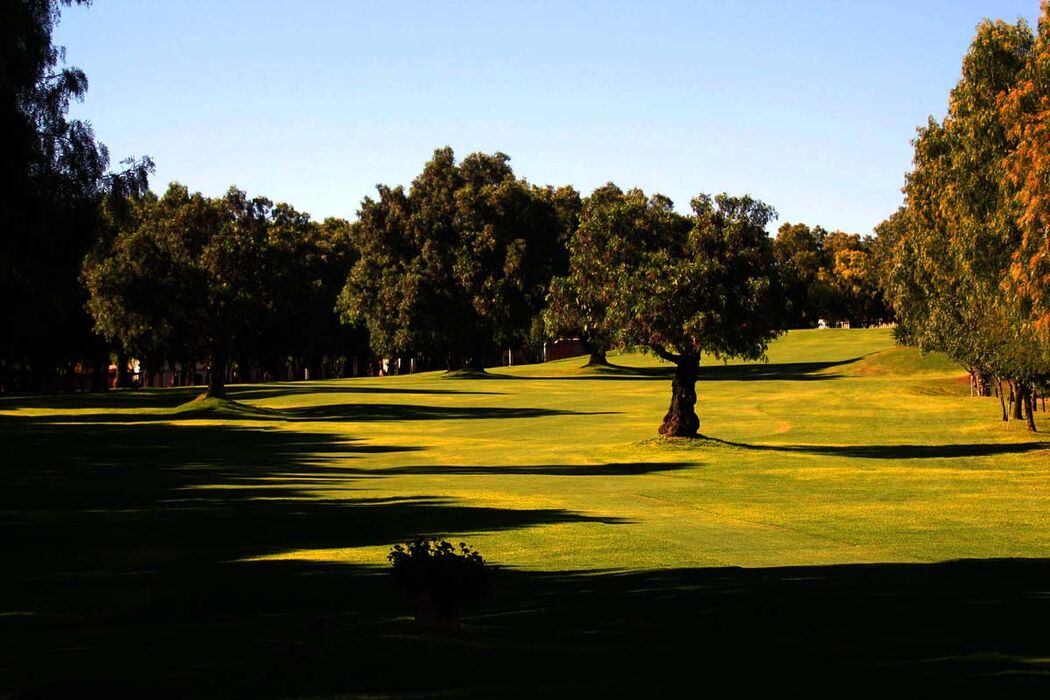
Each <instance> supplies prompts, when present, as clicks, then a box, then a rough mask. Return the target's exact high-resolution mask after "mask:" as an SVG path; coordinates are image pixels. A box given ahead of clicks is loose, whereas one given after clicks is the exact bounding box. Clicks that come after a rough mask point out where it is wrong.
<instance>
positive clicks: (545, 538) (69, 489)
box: [0, 330, 1050, 570]
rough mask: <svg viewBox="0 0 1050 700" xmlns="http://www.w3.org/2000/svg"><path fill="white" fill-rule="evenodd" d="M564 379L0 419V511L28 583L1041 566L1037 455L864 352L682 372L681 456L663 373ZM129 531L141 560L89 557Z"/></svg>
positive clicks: (810, 354) (849, 334)
mask: <svg viewBox="0 0 1050 700" xmlns="http://www.w3.org/2000/svg"><path fill="white" fill-rule="evenodd" d="M584 361H585V358H574V359H570V360H564V361H559V362H552V363H547V364H544V365H532V366H523V367H510V368H500V369H495V370H492V371H491V372H490V374H491V377H488V378H451V377H448V376H446V375H444V374H443V373H429V374H421V375H412V376H398V377H387V378H381V379H375V378H373V379H352V380H333V381H325V382H313V383H304V382H299V383H287V384H268V385H252V386H243V387H233V388H232V390H231V397H232V398H234V399H236V400H237V401H238V402H241V403H242V404H244V405H246V406H247V407H248V408H243V407H241V408H237V407H234V408H228V407H222V406H219V407H212V408H208V407H206V406H205V407H199V408H196V409H192V408H191V409H181V410H180V409H175V408H174V407H175V406H177V405H178V404H180V403H182V402H184V401H185V400H187V399H188V398H191V397H192V393H191V392H188V391H186V390H167V391H143V392H138V393H114V394H111V395H107V396H62V397H39V398H32V397H30V398H19V397H11V398H4V399H0V411H2V413H3V419H2V422H0V429H2V430H3V431H4V439H5V443H6V444H8V445H9V448H8V458H7V459H5V462H6V464H5V468H4V473H3V476H2V478H3V480H4V482H5V483H4V493H5V494H6V499H5V500H7V503H6V505H5V512H6V513H7V514H8V515H9V516H10V517H12V519H13V520H15V521H17V522H18V523H19V524H20V527H25V528H27V531H32V532H33V533H34V534H33V536H32V537H31V538H30V540H31V541H37V542H40V543H41V544H44V543H50V544H51V545H53V546H51V547H41V548H40V549H39V550H34V551H33V552H32V553H31V554H30V555H28V556H29V557H30V559H32V558H33V557H40V558H43V559H48V558H57V559H62V560H63V561H66V562H70V565H71V566H75V564H74V562H86V561H88V560H92V559H93V560H94V561H96V562H98V561H99V560H100V558H101V560H102V561H105V560H106V559H107V558H113V559H114V560H121V559H122V558H127V557H128V556H132V557H135V558H136V561H139V563H140V564H141V565H142V566H144V567H148V566H151V565H156V564H158V563H163V562H164V561H166V560H169V559H175V560H177V559H179V558H180V557H182V556H184V554H185V552H186V551H188V550H191V549H194V548H199V547H204V548H206V549H208V550H209V551H211V555H210V556H211V557H212V558H214V559H215V560H216V561H239V560H254V559H259V558H267V559H296V560H312V561H332V562H349V563H359V564H382V563H383V561H384V555H385V553H386V551H387V550H388V548H389V546H390V544H392V543H393V542H395V541H398V540H401V539H404V538H406V537H409V536H412V535H415V534H432V535H439V536H445V537H448V538H450V539H457V540H460V539H462V540H466V541H469V542H470V543H472V544H474V545H476V546H477V547H478V548H479V549H480V550H481V551H482V552H483V553H485V555H486V556H487V557H488V558H489V559H491V560H493V561H495V562H497V563H499V564H504V565H511V566H516V567H524V568H532V569H544V570H558V569H563V570H585V569H606V570H608V569H652V568H670V567H708V566H726V565H734V566H745V567H765V566H781V565H809V564H832V563H856V562H913V561H942V560H947V559H956V558H968V557H974V558H987V557H1046V556H1050V521H1048V518H1047V515H1046V514H1047V503H1048V502H1050V459H1048V458H1047V457H1048V454H1050V453H1048V448H1050V444H1047V443H1045V442H1043V438H1042V437H1041V436H1038V435H1037V436H1031V435H1029V434H1028V433H1026V432H1025V431H1024V430H1023V429H1022V426H1021V425H1020V424H1016V423H1011V424H1010V425H1005V424H1003V423H1001V422H999V421H998V420H997V412H998V400H997V399H994V398H969V397H968V396H966V393H967V385H966V383H965V380H964V378H963V375H962V373H961V372H960V370H959V369H958V368H957V367H954V366H952V365H951V364H949V363H947V362H946V361H944V360H943V359H940V358H938V357H921V356H920V355H919V354H918V353H916V352H915V351H913V350H910V349H905V348H897V347H895V346H894V345H893V342H892V337H891V334H890V331H888V330H849V331H842V330H826V331H795V332H792V333H789V334H788V335H787V336H785V337H784V338H782V339H781V340H779V341H777V342H776V343H774V344H773V346H772V347H771V348H770V352H769V362H768V363H753V364H739V363H734V364H728V365H724V364H721V363H718V362H716V361H713V360H707V361H706V363H705V367H704V369H703V371H702V378H701V382H700V384H699V385H698V395H699V401H698V405H697V409H698V413H699V415H700V418H701V431H702V432H703V433H704V434H705V435H707V436H708V437H709V438H711V439H708V440H702V441H697V442H696V443H690V442H688V441H673V440H664V439H660V438H657V437H656V436H655V435H656V434H655V431H656V427H657V425H658V424H659V420H660V417H661V416H662V414H663V411H664V410H665V409H666V404H667V402H668V398H669V376H668V375H669V371H670V370H669V367H668V366H667V365H665V364H662V363H660V362H658V361H656V360H654V359H653V358H652V357H649V356H643V355H626V356H613V357H612V358H611V361H612V362H613V363H614V366H613V367H611V368H608V369H590V368H582V364H583V362H584ZM1044 416H1045V414H1040V416H1039V421H1040V427H1041V429H1044V430H1045V429H1047V427H1048V426H1047V421H1046V419H1045V417H1044ZM92 513H94V515H91V514H92ZM296 513H301V514H302V517H297V516H296V515H295V514H296ZM100 514H105V516H106V517H100ZM138 516H144V517H145V518H146V519H147V520H148V522H149V523H150V529H149V533H150V535H149V536H150V542H149V543H147V542H132V543H131V544H129V545H125V546H126V547H130V548H131V549H133V550H134V551H132V552H128V551H121V547H120V546H119V545H118V546H114V545H115V543H118V542H124V540H122V539H120V538H118V539H116V540H113V539H112V538H111V539H109V540H108V541H107V534H108V535H109V536H110V537H111V536H112V533H113V532H115V531H120V528H121V523H122V522H123V521H124V520H126V521H127V522H129V523H130V522H134V521H135V519H136V517H138ZM56 531H64V532H65V533H67V534H68V533H74V534H73V535H72V536H67V537H64V538H63V537H49V536H48V533H54V532H56ZM144 537H145V535H144ZM41 540H43V541H41ZM140 560H141V561H140Z"/></svg>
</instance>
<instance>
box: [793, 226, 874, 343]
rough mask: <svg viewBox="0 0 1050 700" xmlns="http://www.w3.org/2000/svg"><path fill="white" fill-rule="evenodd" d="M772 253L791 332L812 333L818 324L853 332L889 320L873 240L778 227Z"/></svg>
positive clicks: (820, 229) (805, 228) (803, 228)
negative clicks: (840, 325) (847, 327)
mask: <svg viewBox="0 0 1050 700" xmlns="http://www.w3.org/2000/svg"><path fill="white" fill-rule="evenodd" d="M773 251H774V253H775V254H776V258H777V263H778V264H779V265H780V269H781V272H782V274H783V278H784V293H785V294H786V295H787V301H788V314H789V319H790V323H791V326H792V327H794V328H812V327H813V326H816V325H817V324H818V323H819V322H820V321H821V320H823V321H824V322H825V323H827V324H829V325H832V324H837V323H842V322H846V323H849V324H850V326H852V327H857V326H869V325H876V324H880V323H884V322H888V321H891V320H892V319H893V314H892V312H891V310H890V309H889V308H888V307H887V305H886V303H885V302H884V301H883V298H882V292H881V290H880V289H879V283H878V276H877V274H876V264H875V261H876V257H875V251H874V238H872V237H870V236H864V237H862V236H860V235H859V234H856V233H853V234H849V233H843V232H842V231H832V232H828V231H825V230H824V229H823V228H821V227H820V226H814V227H812V228H810V227H809V226H807V225H806V224H802V223H797V224H792V223H784V224H782V225H781V226H780V228H779V229H778V231H777V237H776V240H775V241H774V242H773Z"/></svg>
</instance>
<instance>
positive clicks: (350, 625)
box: [0, 419, 1050, 697]
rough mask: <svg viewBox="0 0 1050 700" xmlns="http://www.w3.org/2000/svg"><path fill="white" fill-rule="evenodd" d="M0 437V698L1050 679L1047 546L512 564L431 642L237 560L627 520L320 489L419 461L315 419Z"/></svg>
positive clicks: (325, 574) (339, 581) (349, 576)
mask: <svg viewBox="0 0 1050 700" xmlns="http://www.w3.org/2000/svg"><path fill="white" fill-rule="evenodd" d="M0 429H2V434H3V436H4V438H5V441H4V442H5V464H4V469H3V472H2V477H0V482H2V483H0V486H2V490H0V515H2V525H3V532H4V540H3V541H4V542H5V544H6V545H7V548H6V551H5V560H6V568H7V571H6V574H5V576H4V578H3V583H2V584H0V594H2V601H3V605H2V613H0V658H2V661H0V691H2V693H4V694H7V693H12V694H14V695H15V696H30V697H33V696H38V697H44V696H46V697H73V696H77V697H84V696H106V697H114V696H138V697H144V696H151V697H155V696H311V695H349V696H357V695H365V696H368V697H418V696H420V695H428V696H429V695H432V694H440V695H442V696H444V697H494V696H497V697H498V696H508V695H509V696H522V697H530V696H535V695H542V694H551V695H555V696H574V697H609V696H619V695H628V696H630V695H634V696H639V697H640V696H644V695H645V694H646V693H650V692H653V691H654V689H655V690H659V689H676V688H682V689H686V688H688V689H690V690H689V692H690V693H692V692H700V691H701V690H702V689H704V688H713V687H721V683H722V682H724V681H728V682H731V683H733V684H735V685H736V686H737V687H745V686H752V685H772V686H777V687H779V688H785V687H789V686H800V685H801V686H805V687H813V686H820V687H826V688H828V689H830V690H835V689H842V688H847V689H848V688H858V687H863V688H870V687H871V686H873V685H888V686H899V684H902V683H907V684H910V685H909V687H913V686H914V684H919V685H930V686H932V687H937V688H943V687H944V686H945V685H952V686H958V687H962V688H965V689H967V690H969V689H974V688H977V689H982V688H989V689H991V688H995V689H1001V688H1006V689H1009V690H1010V691H1012V692H1015V693H1016V692H1018V691H1022V690H1028V689H1031V690H1033V691H1034V689H1035V687H1036V686H1037V685H1039V684H1041V683H1043V682H1045V681H1046V680H1047V675H1046V672H1047V669H1048V666H1047V661H1046V660H1047V659H1050V635H1048V634H1047V633H1046V630H1047V629H1050V624H1048V623H1050V561H1047V560H1041V559H1022V560H971V561H962V562H952V563H944V564H929V565H927V564H879V565H851V566H830V567H798V568H776V569H736V568H733V569H679V570H661V571H632V572H626V573H618V572H571V573H565V572H560V573H545V572H541V571H516V570H502V571H499V572H498V573H497V575H496V578H495V594H494V596H493V598H492V599H491V600H490V601H488V602H487V603H485V604H483V605H480V606H478V607H476V608H474V609H472V610H470V611H468V615H467V617H466V619H465V620H464V625H463V629H462V630H461V631H459V632H457V633H455V634H452V635H435V634H430V633H422V632H419V631H417V630H416V629H415V628H414V625H413V623H412V621H411V619H410V618H409V617H408V614H409V611H410V609H411V608H410V606H409V604H408V601H406V600H405V599H404V597H403V596H402V594H401V593H400V592H399V591H398V590H397V589H395V588H394V586H393V584H392V582H391V580H390V578H389V576H388V575H387V573H386V572H385V571H382V570H377V569H374V568H368V567H356V566H350V565H344V566H339V565H325V564H314V563H309V562H297V561H243V560H244V559H246V558H250V557H257V556H262V555H267V554H272V553H280V552H285V551H293V550H301V549H315V548H325V547H353V546H364V545H385V544H388V543H391V542H396V541H400V540H403V539H406V538H409V537H411V536H413V535H415V534H418V533H421V532H457V531H458V532H486V531H498V530H506V529H515V528H527V527H535V526H543V525H549V524H556V523H572V522H581V521H586V520H600V521H601V522H609V523H610V524H615V523H616V519H614V518H607V519H596V518H595V517H594V516H590V515H585V514H582V513H577V512H572V511H567V510H558V509H532V510H528V509H502V508H493V507H487V508H486V507H477V506H470V505H465V504H462V503H459V502H457V500H456V499H454V498H435V497H429V496H423V495H421V496H418V497H412V496H411V495H406V496H404V497H385V498H384V497H374V496H371V495H369V492H368V491H366V490H364V485H363V486H362V492H361V496H360V497H359V498H348V499H341V500H324V499H318V498H316V497H311V496H309V495H307V494H306V493H305V492H303V491H302V490H301V486H300V485H301V484H303V483H310V482H311V481H324V480H325V479H329V478H335V476H336V475H335V474H334V473H333V470H332V467H330V466H328V465H326V464H325V463H324V462H323V460H319V459H318V455H329V456H331V455H341V457H342V458H344V459H355V458H363V457H365V456H367V455H375V454H378V453H380V452H382V451H383V450H384V449H391V450H400V451H404V450H406V449H408V448H406V447H403V446H402V447H391V448H384V447H383V446H382V445H371V446H366V445H356V444H355V442H354V441H352V440H350V441H348V440H346V439H344V438H337V437H333V436H331V435H326V434H322V433H310V432H291V431H272V430H248V429H244V428H237V427H230V426H222V425H199V424H197V425H175V424H165V423H154V424H137V425H116V424H94V425H92V424H84V423H68V424H65V425H56V424H47V423H42V422H35V421H31V420H30V421H23V420H14V419H11V420H4V421H3V422H2V423H0ZM215 444H221V445H222V446H223V449H221V450H218V449H211V448H209V446H210V445H215ZM611 466H615V465H611ZM550 468H553V467H541V466H537V467H536V468H535V469H537V470H541V471H543V470H544V469H550ZM568 468H569V467H563V468H560V469H568ZM617 469H619V467H617ZM521 473H530V472H528V471H527V470H525V471H523V472H521ZM558 473H560V472H558ZM356 474H357V472H355V470H353V469H346V468H343V469H342V470H340V471H339V473H338V478H339V479H340V480H341V481H342V482H344V483H345V482H346V481H347V480H350V483H351V484H352V483H353V479H355V478H359V477H358V476H355V475H356ZM360 478H363V475H360ZM610 536H611V537H614V536H616V533H615V530H610ZM716 684H718V685H716Z"/></svg>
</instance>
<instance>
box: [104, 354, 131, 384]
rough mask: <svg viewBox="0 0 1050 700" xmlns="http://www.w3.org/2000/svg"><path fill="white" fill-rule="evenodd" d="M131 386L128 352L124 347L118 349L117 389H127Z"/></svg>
mask: <svg viewBox="0 0 1050 700" xmlns="http://www.w3.org/2000/svg"><path fill="white" fill-rule="evenodd" d="M107 374H108V372H107ZM130 386H131V374H130V373H129V372H128V351H127V350H125V349H124V346H123V345H122V346H120V347H119V348H117V388H118V389H127V388H128V387H130Z"/></svg>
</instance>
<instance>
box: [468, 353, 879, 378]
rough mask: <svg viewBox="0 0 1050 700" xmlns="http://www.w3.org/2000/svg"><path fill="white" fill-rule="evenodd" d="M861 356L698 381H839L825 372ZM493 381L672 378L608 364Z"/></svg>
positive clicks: (739, 369)
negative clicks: (582, 370) (568, 372)
mask: <svg viewBox="0 0 1050 700" xmlns="http://www.w3.org/2000/svg"><path fill="white" fill-rule="evenodd" d="M859 359H861V358H860V357H854V358H852V359H849V360H841V361H838V362H781V363H762V362H754V363H747V364H732V365H729V364H725V365H719V364H702V365H701V366H700V381H752V380H755V381H759V380H761V381H825V380H829V379H838V378H840V377H841V376H842V375H840V374H834V373H828V372H826V371H825V370H828V369H831V368H833V367H841V366H843V365H848V364H851V363H853V362H856V361H857V360H859ZM488 374H489V375H491V377H492V378H496V379H531V380H544V381H557V380H581V381H589V380H595V379H598V380H601V379H608V380H641V381H651V380H658V379H670V378H671V377H673V376H674V367H673V366H671V365H666V366H659V367H630V366H627V365H615V364H609V365H604V366H600V367H593V368H590V369H589V370H588V371H587V372H586V373H583V374H573V375H552V376H518V375H510V374H501V373H499V372H488Z"/></svg>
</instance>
